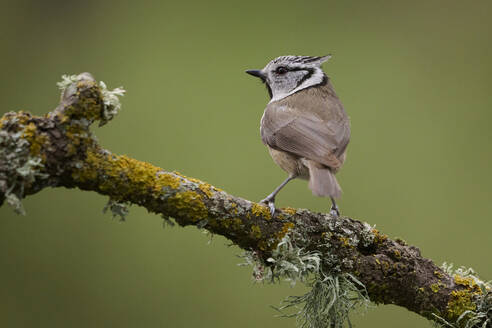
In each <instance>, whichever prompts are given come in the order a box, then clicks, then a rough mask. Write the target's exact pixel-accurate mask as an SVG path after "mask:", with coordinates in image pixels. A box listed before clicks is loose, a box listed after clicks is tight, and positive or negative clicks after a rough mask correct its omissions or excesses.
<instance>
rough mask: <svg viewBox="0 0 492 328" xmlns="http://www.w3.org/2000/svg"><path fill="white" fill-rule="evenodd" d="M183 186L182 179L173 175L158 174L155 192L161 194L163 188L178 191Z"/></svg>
mask: <svg viewBox="0 0 492 328" xmlns="http://www.w3.org/2000/svg"><path fill="white" fill-rule="evenodd" d="M180 185H181V179H179V178H177V177H176V176H174V175H173V174H169V173H159V174H157V177H156V181H155V185H154V190H155V191H157V192H161V191H162V190H163V188H165V187H169V188H172V189H178V188H179V186H180Z"/></svg>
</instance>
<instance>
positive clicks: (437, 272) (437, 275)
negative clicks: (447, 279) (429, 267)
mask: <svg viewBox="0 0 492 328" xmlns="http://www.w3.org/2000/svg"><path fill="white" fill-rule="evenodd" d="M434 276H436V277H437V278H439V279H442V278H443V277H444V275H443V274H442V272H440V271H437V270H436V271H434Z"/></svg>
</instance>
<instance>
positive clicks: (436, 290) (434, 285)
mask: <svg viewBox="0 0 492 328" xmlns="http://www.w3.org/2000/svg"><path fill="white" fill-rule="evenodd" d="M430 289H431V290H432V291H433V292H434V293H437V292H438V291H439V284H432V285H430Z"/></svg>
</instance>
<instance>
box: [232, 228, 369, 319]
mask: <svg viewBox="0 0 492 328" xmlns="http://www.w3.org/2000/svg"><path fill="white" fill-rule="evenodd" d="M294 239H295V238H293V237H292V236H291V234H290V233H289V234H286V235H285V236H284V237H283V238H282V240H281V241H280V242H279V243H278V244H277V247H276V248H275V249H274V250H273V251H272V254H271V257H270V258H268V259H267V262H268V264H265V263H263V262H262V261H261V260H260V259H259V258H258V255H257V253H256V252H245V253H244V254H243V256H242V257H243V258H244V259H245V261H246V262H245V263H242V264H241V265H251V266H253V277H254V279H255V280H256V281H266V282H270V283H273V282H278V281H280V280H285V281H287V282H289V283H290V284H291V286H293V285H295V284H296V283H297V282H302V283H304V284H306V285H307V286H308V287H310V288H311V289H310V291H309V292H308V293H306V294H304V295H302V296H291V297H289V298H287V299H286V300H285V301H284V302H283V305H282V306H281V307H279V308H276V309H277V310H279V311H280V312H281V313H282V315H283V316H287V317H292V316H294V317H296V318H297V323H298V326H299V327H305V328H328V327H330V328H331V327H335V328H341V327H342V326H343V325H344V324H345V323H346V322H347V323H348V324H349V326H350V320H349V313H350V311H351V310H353V309H354V308H356V307H359V306H367V305H368V304H369V298H368V296H367V292H366V289H365V287H364V285H363V284H362V283H361V282H360V281H359V280H358V279H357V278H355V277H354V276H352V275H351V274H348V273H341V272H336V271H333V272H330V273H326V272H324V270H323V268H322V264H323V263H324V262H325V259H323V258H322V257H321V253H319V252H317V251H307V250H305V249H303V248H302V247H299V246H297V244H296V242H295V240H294ZM294 307H295V308H299V307H300V310H298V311H296V312H295V313H292V314H285V313H284V311H285V310H288V309H290V308H294Z"/></svg>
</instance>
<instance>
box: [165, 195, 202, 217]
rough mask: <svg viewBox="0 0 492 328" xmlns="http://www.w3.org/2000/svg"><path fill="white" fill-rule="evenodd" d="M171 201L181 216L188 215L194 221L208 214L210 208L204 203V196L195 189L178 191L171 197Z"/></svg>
mask: <svg viewBox="0 0 492 328" xmlns="http://www.w3.org/2000/svg"><path fill="white" fill-rule="evenodd" d="M168 201H169V203H170V204H172V206H173V208H175V209H176V212H177V214H178V215H180V216H186V217H187V218H188V219H190V220H191V221H192V222H197V221H200V220H202V219H204V218H206V217H207V216H208V210H207V207H206V206H205V204H203V201H202V196H201V195H200V194H198V193H197V192H195V191H191V190H187V191H183V192H178V193H176V194H175V195H174V196H172V197H170V198H169V200H168Z"/></svg>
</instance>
